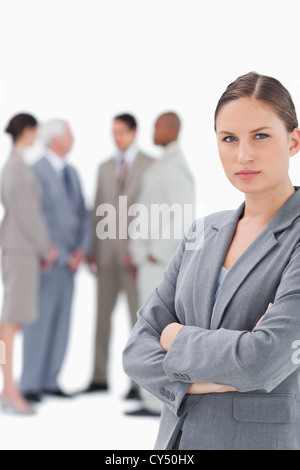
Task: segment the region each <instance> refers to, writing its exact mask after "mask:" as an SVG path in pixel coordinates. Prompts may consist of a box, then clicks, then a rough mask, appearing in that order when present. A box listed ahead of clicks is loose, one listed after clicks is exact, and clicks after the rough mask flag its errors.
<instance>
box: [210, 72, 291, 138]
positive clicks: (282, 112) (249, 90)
mask: <svg viewBox="0 0 300 470" xmlns="http://www.w3.org/2000/svg"><path fill="white" fill-rule="evenodd" d="M243 97H251V98H254V99H257V100H260V101H263V102H265V103H266V104H268V105H269V106H270V107H271V108H272V109H273V111H274V112H275V113H276V114H277V115H278V117H279V118H280V119H281V120H282V121H283V122H284V124H285V126H286V129H287V131H288V132H292V131H293V130H294V129H295V128H297V127H298V119H297V114H296V109H295V105H294V103H293V100H292V97H291V95H290V93H289V91H288V90H287V89H286V88H285V87H284V86H283V85H282V84H281V83H280V82H279V81H278V80H277V79H276V78H273V77H268V76H266V75H259V74H258V73H256V72H250V73H248V74H246V75H242V76H241V77H239V78H237V79H236V80H235V81H234V82H233V83H231V84H230V85H229V86H228V87H227V90H226V91H225V92H224V93H223V95H222V96H221V98H220V100H219V102H218V105H217V109H216V111H215V128H216V120H217V117H218V114H219V112H220V110H221V109H222V107H223V106H225V105H226V104H227V103H229V102H230V101H233V100H237V99H239V98H243Z"/></svg>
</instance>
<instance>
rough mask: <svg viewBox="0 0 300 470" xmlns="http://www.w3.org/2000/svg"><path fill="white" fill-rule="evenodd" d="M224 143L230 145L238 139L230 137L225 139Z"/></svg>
mask: <svg viewBox="0 0 300 470" xmlns="http://www.w3.org/2000/svg"><path fill="white" fill-rule="evenodd" d="M223 141H224V142H229V143H230V142H235V141H236V138H235V137H233V135H229V136H228V137H225V138H224V139H223Z"/></svg>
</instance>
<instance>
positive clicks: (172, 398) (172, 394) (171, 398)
mask: <svg viewBox="0 0 300 470" xmlns="http://www.w3.org/2000/svg"><path fill="white" fill-rule="evenodd" d="M170 400H171V401H174V400H175V395H174V393H171V394H170Z"/></svg>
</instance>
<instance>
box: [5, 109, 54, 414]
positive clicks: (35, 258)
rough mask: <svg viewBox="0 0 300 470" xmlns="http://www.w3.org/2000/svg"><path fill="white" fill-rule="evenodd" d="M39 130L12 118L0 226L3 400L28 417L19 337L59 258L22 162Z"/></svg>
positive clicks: (31, 121) (23, 117)
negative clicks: (16, 371)
mask: <svg viewBox="0 0 300 470" xmlns="http://www.w3.org/2000/svg"><path fill="white" fill-rule="evenodd" d="M37 130H38V123H37V121H36V119H35V118H34V117H33V116H31V115H28V114H18V115H17V116H15V117H14V118H12V119H11V121H10V123H9V125H8V127H7V128H6V132H7V133H8V134H10V135H11V137H12V139H13V149H12V152H11V154H10V157H9V159H8V161H7V162H6V164H5V167H4V169H3V174H2V181H1V200H2V204H3V206H4V209H5V215H4V218H3V220H2V224H1V228H0V247H1V249H2V278H3V288H4V296H3V308H2V317H1V324H0V339H1V341H2V342H3V343H2V344H5V364H4V365H3V377H4V386H3V391H2V396H1V401H2V407H3V410H5V411H10V412H11V411H13V412H15V413H18V414H22V415H28V414H32V413H33V409H32V408H31V406H30V405H29V404H28V403H27V401H26V400H25V399H24V398H23V397H22V395H21V394H20V392H19V390H18V388H17V386H16V385H15V383H14V381H13V343H14V338H15V335H16V333H17V332H18V331H19V330H20V329H21V328H22V326H24V325H25V324H28V323H31V322H34V321H35V320H36V318H37V298H38V280H39V270H40V268H42V269H46V268H47V267H48V266H49V265H51V264H52V263H53V262H54V260H55V258H56V250H55V248H53V247H51V245H50V241H49V238H48V233H47V229H46V225H45V223H44V220H43V217H42V212H41V207H40V204H41V202H40V194H39V188H38V184H37V182H36V180H35V177H34V174H33V172H32V170H31V169H30V167H29V166H28V165H27V164H26V163H25V162H24V160H23V158H22V154H23V152H24V150H25V149H26V148H27V147H29V146H31V145H32V144H33V143H34V141H35V139H36V136H37Z"/></svg>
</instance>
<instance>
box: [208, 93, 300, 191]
mask: <svg viewBox="0 0 300 470" xmlns="http://www.w3.org/2000/svg"><path fill="white" fill-rule="evenodd" d="M216 132H217V140H218V150H219V155H220V158H221V162H222V165H223V168H224V170H225V173H226V176H227V178H228V179H229V181H230V182H231V183H232V184H233V186H235V187H236V188H237V189H239V190H240V191H242V192H243V193H245V194H247V193H258V192H264V191H267V190H270V189H274V188H275V187H278V185H280V184H281V183H284V182H287V181H288V180H289V175H288V171H289V159H290V157H291V156H293V155H295V154H296V153H297V152H298V150H299V147H300V137H299V130H298V129H295V130H294V131H293V132H291V133H290V132H288V131H287V129H286V126H285V124H284V122H283V121H282V120H281V119H280V118H279V117H278V115H277V114H276V113H275V112H274V111H273V109H272V108H271V107H270V106H269V105H267V104H266V103H264V102H263V101H260V100H256V99H253V98H248V97H247V98H240V99H238V100H235V101H231V102H229V103H228V104H226V105H224V106H223V108H221V110H220V112H219V115H218V117H217V121H216Z"/></svg>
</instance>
